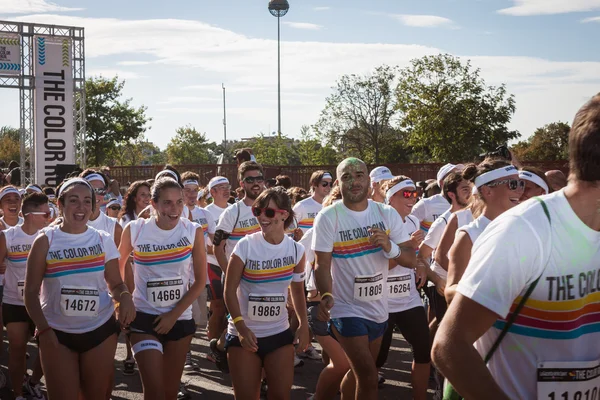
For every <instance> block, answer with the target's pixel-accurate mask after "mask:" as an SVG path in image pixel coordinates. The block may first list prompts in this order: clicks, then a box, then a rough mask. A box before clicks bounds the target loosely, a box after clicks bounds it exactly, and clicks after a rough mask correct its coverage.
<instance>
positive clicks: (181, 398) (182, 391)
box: [177, 382, 192, 400]
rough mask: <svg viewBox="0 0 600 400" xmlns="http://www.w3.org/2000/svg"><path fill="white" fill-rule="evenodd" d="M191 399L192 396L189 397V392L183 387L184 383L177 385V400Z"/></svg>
mask: <svg viewBox="0 0 600 400" xmlns="http://www.w3.org/2000/svg"><path fill="white" fill-rule="evenodd" d="M191 398H192V396H191V395H190V392H189V391H188V390H187V388H186V387H185V383H183V382H180V383H179V393H177V400H187V399H191Z"/></svg>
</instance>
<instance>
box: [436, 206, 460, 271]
mask: <svg viewBox="0 0 600 400" xmlns="http://www.w3.org/2000/svg"><path fill="white" fill-rule="evenodd" d="M457 229H458V218H456V215H454V214H452V216H451V217H450V220H449V221H448V225H446V229H444V233H443V234H442V239H441V240H440V244H439V245H438V247H437V249H436V250H435V261H436V262H437V263H438V264H439V265H440V266H441V267H442V268H443V269H445V270H446V271H448V252H449V251H450V247H452V243H454V236H455V235H456V230H457Z"/></svg>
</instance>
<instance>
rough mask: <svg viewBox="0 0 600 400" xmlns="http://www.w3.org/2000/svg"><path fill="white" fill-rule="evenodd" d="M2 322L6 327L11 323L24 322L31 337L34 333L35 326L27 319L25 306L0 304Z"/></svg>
mask: <svg viewBox="0 0 600 400" xmlns="http://www.w3.org/2000/svg"><path fill="white" fill-rule="evenodd" d="M2 322H3V323H4V326H8V324H11V323H13V322H25V323H28V324H29V333H30V334H31V336H33V334H34V333H35V324H34V323H33V321H32V320H31V318H30V317H29V314H28V313H27V309H26V308H25V306H16V305H14V304H7V303H2Z"/></svg>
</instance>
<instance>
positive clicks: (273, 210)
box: [252, 207, 286, 218]
mask: <svg viewBox="0 0 600 400" xmlns="http://www.w3.org/2000/svg"><path fill="white" fill-rule="evenodd" d="M263 212H264V213H265V216H266V217H267V218H274V217H275V214H277V213H284V212H286V211H285V210H279V209H277V208H270V207H267V208H260V207H252V214H254V216H255V217H259V216H260V214H262V213H263Z"/></svg>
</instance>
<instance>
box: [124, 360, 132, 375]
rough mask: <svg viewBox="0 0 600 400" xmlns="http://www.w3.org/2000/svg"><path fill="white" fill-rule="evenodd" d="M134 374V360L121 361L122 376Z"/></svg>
mask: <svg viewBox="0 0 600 400" xmlns="http://www.w3.org/2000/svg"><path fill="white" fill-rule="evenodd" d="M133 374H135V360H134V359H132V358H128V359H126V360H123V375H127V376H131V375H133Z"/></svg>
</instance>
